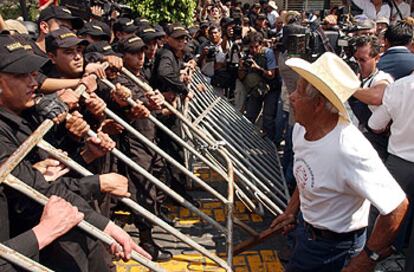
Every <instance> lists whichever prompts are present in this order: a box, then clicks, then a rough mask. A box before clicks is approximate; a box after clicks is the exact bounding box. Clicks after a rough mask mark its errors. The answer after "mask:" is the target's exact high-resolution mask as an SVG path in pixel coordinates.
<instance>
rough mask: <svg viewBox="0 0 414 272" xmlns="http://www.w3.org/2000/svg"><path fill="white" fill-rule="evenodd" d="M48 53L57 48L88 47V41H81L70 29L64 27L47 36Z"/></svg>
mask: <svg viewBox="0 0 414 272" xmlns="http://www.w3.org/2000/svg"><path fill="white" fill-rule="evenodd" d="M45 42H46V51H47V52H50V51H53V50H55V49H57V48H69V47H72V46H75V45H78V44H80V45H84V46H87V45H88V44H89V42H88V41H87V40H83V39H79V38H78V36H76V34H75V33H73V32H72V31H70V30H69V29H67V28H65V27H62V28H59V29H57V30H55V31H52V32H50V33H49V34H47V35H46V38H45Z"/></svg>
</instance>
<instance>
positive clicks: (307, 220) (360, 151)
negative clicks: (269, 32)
mask: <svg viewBox="0 0 414 272" xmlns="http://www.w3.org/2000/svg"><path fill="white" fill-rule="evenodd" d="M286 64H287V65H288V66H290V67H291V68H292V69H293V70H294V71H295V72H297V73H298V74H299V75H300V76H301V79H300V80H299V82H298V87H297V89H296V90H295V91H294V92H293V93H292V94H291V95H290V101H291V106H292V107H293V112H294V116H295V120H296V122H297V124H296V125H295V127H294V130H293V151H294V153H295V157H294V169H293V172H294V175H295V177H296V180H297V184H298V185H297V189H296V191H295V192H294V194H293V196H292V199H291V201H290V202H289V205H288V207H287V208H286V211H285V213H284V214H282V215H280V216H279V217H277V218H276V219H275V221H274V222H273V224H272V227H274V228H278V227H282V226H283V230H284V232H288V231H289V230H291V229H293V227H294V224H295V223H296V220H295V219H296V217H298V228H297V230H296V231H297V233H296V234H297V243H296V247H295V249H294V252H293V255H292V258H291V259H290V263H289V265H288V267H287V271H341V270H342V269H343V268H344V267H345V269H344V270H343V271H370V270H372V269H373V268H374V267H375V264H376V262H377V261H378V260H380V259H381V258H382V257H384V256H385V255H386V252H388V251H389V247H390V245H391V243H392V242H393V240H394V239H395V236H396V233H397V230H398V228H399V226H400V224H401V221H402V220H403V218H404V215H405V213H406V210H407V205H408V201H407V199H406V196H405V194H404V192H403V191H402V189H401V188H400V186H399V185H398V183H397V182H396V181H395V180H394V178H393V177H392V176H391V174H390V173H389V172H388V170H387V169H386V167H385V166H384V164H383V163H382V161H381V159H380V158H379V156H378V155H377V153H376V152H375V150H374V149H373V148H372V146H371V145H370V144H369V142H368V140H367V139H365V137H364V136H363V135H362V133H361V132H360V131H359V130H358V129H357V128H356V127H355V126H353V125H352V124H351V123H350V122H349V116H348V114H347V111H346V109H345V106H344V104H343V103H344V102H345V101H346V100H347V99H348V98H349V97H350V96H351V95H352V93H353V92H354V90H356V89H357V88H358V87H359V84H360V83H359V80H358V79H357V77H356V76H355V74H354V73H353V72H352V71H351V70H350V68H349V67H348V66H346V64H344V62H343V61H342V60H340V59H339V58H338V57H337V56H336V55H334V54H332V53H325V54H324V55H322V56H321V57H320V58H319V59H318V60H317V61H316V62H314V63H313V64H310V63H308V62H306V61H304V60H302V59H298V58H292V59H290V60H288V61H287V62H286ZM371 203H372V204H373V205H374V206H375V207H376V208H377V209H378V210H379V211H380V215H379V216H378V218H377V222H376V225H375V227H374V230H373V232H372V235H371V237H370V238H369V240H368V242H367V243H366V245H365V246H364V244H365V240H366V239H365V238H366V230H365V229H366V226H367V224H368V213H369V208H370V204H371ZM299 211H300V213H299Z"/></svg>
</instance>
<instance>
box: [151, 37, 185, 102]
mask: <svg viewBox="0 0 414 272" xmlns="http://www.w3.org/2000/svg"><path fill="white" fill-rule="evenodd" d="M181 66H182V62H181V60H180V59H179V58H177V57H176V56H175V54H174V52H173V51H172V49H171V48H170V47H169V46H168V45H164V47H163V48H161V49H160V50H159V51H158V53H157V56H156V57H155V62H154V73H153V76H152V78H151V86H153V88H155V89H158V90H160V91H161V92H169V91H171V92H174V93H176V94H181V95H187V94H188V88H187V86H186V85H185V84H184V83H183V82H182V81H181V80H180V69H181Z"/></svg>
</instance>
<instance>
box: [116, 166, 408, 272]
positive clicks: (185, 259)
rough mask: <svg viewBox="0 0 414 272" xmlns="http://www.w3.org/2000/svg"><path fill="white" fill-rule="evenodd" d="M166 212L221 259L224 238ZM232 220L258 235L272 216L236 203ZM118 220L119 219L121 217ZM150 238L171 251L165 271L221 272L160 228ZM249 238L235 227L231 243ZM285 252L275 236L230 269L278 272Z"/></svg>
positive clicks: (208, 208) (386, 264) (128, 269)
mask: <svg viewBox="0 0 414 272" xmlns="http://www.w3.org/2000/svg"><path fill="white" fill-rule="evenodd" d="M198 174H199V175H200V176H201V178H202V179H203V180H206V181H209V183H210V185H212V186H213V187H215V188H216V189H218V190H219V191H224V188H225V184H224V182H221V181H220V180H218V178H217V176H216V175H214V174H211V173H210V172H208V171H205V170H199V171H198ZM191 194H192V195H193V196H195V198H196V199H198V200H199V201H200V202H201V205H202V206H201V210H202V211H203V212H205V213H206V214H208V215H210V216H212V217H213V218H215V219H216V220H217V221H218V222H220V223H224V222H225V213H224V209H223V207H222V204H221V203H220V202H218V201H216V200H215V199H213V198H210V197H209V196H208V195H207V193H203V192H201V191H198V190H194V191H192V192H191ZM168 208H169V210H170V217H171V218H173V219H176V225H175V226H176V228H177V229H178V230H180V231H181V232H182V233H184V234H186V235H188V236H189V237H191V238H192V239H194V240H195V241H196V242H198V243H199V244H201V245H203V246H204V247H206V248H207V249H208V250H210V251H211V252H213V253H215V254H218V255H219V256H220V257H222V258H223V259H225V238H224V237H223V235H221V234H220V233H219V232H218V231H216V230H215V229H214V228H213V227H211V226H209V225H208V224H206V223H205V222H203V221H200V219H199V218H198V217H197V216H195V215H193V214H192V213H191V212H190V211H189V210H188V209H185V208H177V207H173V206H169V207H168ZM234 215H235V217H237V218H239V219H240V220H241V221H243V222H245V223H247V224H248V225H249V226H250V227H252V228H253V229H254V230H256V231H258V232H259V231H262V230H264V229H265V228H266V227H267V226H269V224H270V222H271V220H272V216H270V215H268V214H267V215H265V216H264V217H261V216H259V215H257V214H254V213H251V212H249V211H248V210H247V209H246V208H245V206H244V205H243V204H242V203H241V202H240V201H236V203H235V214H234ZM121 217H122V216H121ZM125 229H126V230H127V231H128V232H129V233H130V234H131V235H132V236H133V237H137V236H138V233H137V230H136V228H135V227H134V226H133V225H126V226H125ZM154 237H155V239H156V241H157V243H158V244H159V245H162V246H163V247H164V248H165V249H167V250H169V251H171V252H172V253H173V254H174V258H173V259H172V260H171V261H169V262H166V263H161V266H162V267H164V268H165V269H166V270H167V271H173V272H186V271H198V272H204V271H205V272H210V271H214V272H215V271H218V272H220V271H224V270H223V269H220V268H219V267H218V266H217V265H216V264H215V263H214V262H213V261H211V260H209V259H207V258H205V257H203V256H202V255H200V254H198V253H197V252H195V251H194V250H192V249H191V248H189V247H188V246H187V245H186V244H184V243H182V242H180V241H179V240H178V239H177V238H175V237H174V236H172V235H170V234H168V233H166V232H165V231H163V230H162V229H160V228H158V227H157V228H155V231H154ZM248 238H249V235H247V234H246V233H245V232H243V231H242V230H240V228H238V227H235V233H234V241H235V244H237V243H239V242H240V241H243V240H245V239H248ZM286 249H287V242H286V239H285V237H281V236H276V237H273V238H271V239H268V240H267V241H266V243H263V244H261V245H259V246H257V247H254V248H252V249H251V250H249V251H246V252H244V253H243V254H240V255H238V256H235V257H234V258H233V267H234V271H235V272H267V271H268V272H271V271H274V272H281V271H283V264H282V262H281V261H280V259H279V256H280V255H285V253H286ZM404 263H405V257H404V255H402V254H398V255H394V256H392V257H390V258H389V259H387V260H386V261H383V262H381V263H380V264H378V266H377V268H376V269H375V272H402V271H404ZM116 264H117V272H124V271H125V272H144V271H148V269H146V268H144V267H142V266H141V265H139V264H137V263H135V262H133V261H130V262H128V263H124V262H122V261H120V262H117V263H116Z"/></svg>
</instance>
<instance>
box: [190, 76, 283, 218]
mask: <svg viewBox="0 0 414 272" xmlns="http://www.w3.org/2000/svg"><path fill="white" fill-rule="evenodd" d="M200 84H201V85H202V86H203V88H204V89H205V91H203V92H201V91H199V90H198V88H197V85H200ZM191 89H192V90H193V91H194V92H195V97H194V98H193V100H192V101H191V102H190V104H189V107H190V112H189V115H190V116H191V117H192V118H193V123H196V124H199V125H201V126H202V127H204V128H205V130H206V131H208V132H209V133H211V135H212V136H214V137H215V139H216V140H217V141H224V142H225V148H226V150H227V151H228V153H229V157H230V158H231V160H232V161H233V162H234V165H235V174H236V176H237V177H238V178H239V179H238V183H239V182H240V184H241V185H242V187H243V188H246V187H247V188H249V190H247V192H246V193H247V194H248V193H249V191H250V192H252V193H253V195H254V196H255V198H256V200H257V201H259V202H260V203H262V204H263V205H264V206H265V207H266V208H267V209H268V210H269V211H270V212H271V213H273V214H274V215H277V214H280V213H282V211H283V210H284V208H285V207H286V205H287V202H288V200H289V197H290V196H289V192H288V188H287V185H286V182H285V180H284V177H283V174H282V172H281V167H280V162H279V158H278V154H277V150H276V147H275V146H274V145H273V143H272V142H271V141H270V140H268V139H266V138H263V137H262V136H260V135H259V134H258V133H257V131H256V127H255V126H254V124H252V123H251V122H250V121H248V120H247V119H246V118H245V117H244V116H243V115H242V114H241V113H240V112H238V111H237V110H236V109H235V108H234V107H233V106H232V105H230V104H229V103H228V102H227V101H226V100H225V99H224V98H222V97H220V96H218V95H216V94H215V93H214V90H213V88H212V86H211V85H210V84H208V83H207V81H206V80H205V78H204V76H203V75H202V74H201V73H200V72H198V71H196V72H195V73H194V75H193V81H192V83H191Z"/></svg>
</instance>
